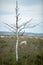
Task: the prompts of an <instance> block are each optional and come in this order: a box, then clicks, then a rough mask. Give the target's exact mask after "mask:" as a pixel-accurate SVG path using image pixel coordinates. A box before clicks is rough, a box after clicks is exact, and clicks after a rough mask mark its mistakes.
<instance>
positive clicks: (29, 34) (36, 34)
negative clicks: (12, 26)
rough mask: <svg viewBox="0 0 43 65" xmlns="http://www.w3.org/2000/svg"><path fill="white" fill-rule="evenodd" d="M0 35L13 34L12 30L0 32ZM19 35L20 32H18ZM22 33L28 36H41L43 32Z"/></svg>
mask: <svg viewBox="0 0 43 65" xmlns="http://www.w3.org/2000/svg"><path fill="white" fill-rule="evenodd" d="M0 35H15V33H13V32H0ZM20 35H21V33H20ZM24 35H28V36H43V33H27V32H26V33H24Z"/></svg>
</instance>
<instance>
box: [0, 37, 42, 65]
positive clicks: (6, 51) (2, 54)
mask: <svg viewBox="0 0 43 65" xmlns="http://www.w3.org/2000/svg"><path fill="white" fill-rule="evenodd" d="M24 40H25V41H27V44H26V45H25V44H20V42H21V41H24ZM18 48H19V49H18V55H19V60H18V62H16V37H15V36H0V65H43V37H34V36H30V37H28V36H19V47H18Z"/></svg>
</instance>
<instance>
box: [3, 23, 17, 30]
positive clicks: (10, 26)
mask: <svg viewBox="0 0 43 65" xmlns="http://www.w3.org/2000/svg"><path fill="white" fill-rule="evenodd" d="M3 23H4V24H6V25H7V26H9V27H10V28H12V29H13V30H16V29H15V28H14V27H12V26H10V25H9V24H7V23H5V22H3Z"/></svg>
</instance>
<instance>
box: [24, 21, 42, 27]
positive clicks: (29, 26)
mask: <svg viewBox="0 0 43 65" xmlns="http://www.w3.org/2000/svg"><path fill="white" fill-rule="evenodd" d="M40 23H42V22H40ZM40 23H38V24H35V25H32V26H27V27H25V28H28V27H29V28H34V27H36V26H38V25H39V24H40Z"/></svg>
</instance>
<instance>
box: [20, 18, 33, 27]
mask: <svg viewBox="0 0 43 65" xmlns="http://www.w3.org/2000/svg"><path fill="white" fill-rule="evenodd" d="M31 20H32V18H31V19H30V20H29V21H27V22H26V23H23V24H22V25H20V26H19V28H21V27H22V26H24V25H25V26H26V25H27V24H28V23H29V22H30V21H31Z"/></svg>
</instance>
